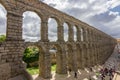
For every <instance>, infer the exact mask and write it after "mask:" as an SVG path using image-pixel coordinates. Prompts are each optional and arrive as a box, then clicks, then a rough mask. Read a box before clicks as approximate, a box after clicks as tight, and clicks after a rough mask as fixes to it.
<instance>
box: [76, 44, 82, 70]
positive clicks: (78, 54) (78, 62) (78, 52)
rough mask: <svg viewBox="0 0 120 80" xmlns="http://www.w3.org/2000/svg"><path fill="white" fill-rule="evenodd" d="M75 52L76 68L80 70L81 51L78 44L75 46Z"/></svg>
mask: <svg viewBox="0 0 120 80" xmlns="http://www.w3.org/2000/svg"><path fill="white" fill-rule="evenodd" d="M76 52H77V66H78V68H79V69H81V68H82V49H81V46H80V44H79V45H77V50H76Z"/></svg>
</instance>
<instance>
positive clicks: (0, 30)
mask: <svg viewBox="0 0 120 80" xmlns="http://www.w3.org/2000/svg"><path fill="white" fill-rule="evenodd" d="M6 36H7V10H6V9H5V7H4V6H3V5H2V4H1V3H0V42H4V41H5V40H6Z"/></svg>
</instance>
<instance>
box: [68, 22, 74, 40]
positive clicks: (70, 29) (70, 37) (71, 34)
mask: <svg viewBox="0 0 120 80" xmlns="http://www.w3.org/2000/svg"><path fill="white" fill-rule="evenodd" d="M68 34H69V37H68V41H74V33H73V25H71V24H70V25H69V31H68Z"/></svg>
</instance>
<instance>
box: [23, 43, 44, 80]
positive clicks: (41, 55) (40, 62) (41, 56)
mask: <svg viewBox="0 0 120 80" xmlns="http://www.w3.org/2000/svg"><path fill="white" fill-rule="evenodd" d="M29 47H36V48H38V49H39V54H38V56H39V60H38V71H39V73H38V74H39V76H41V77H44V76H45V73H44V71H45V70H44V67H45V66H44V62H43V61H44V55H45V51H44V47H43V46H40V45H36V44H35V43H25V45H24V47H22V48H23V49H22V50H23V51H22V52H23V53H24V51H25V50H26V49H27V48H29ZM22 55H23V54H22ZM22 64H23V65H25V64H24V63H23V62H22ZM26 68H27V67H25V69H24V70H25V71H24V72H23V74H24V75H25V77H26V79H28V80H33V79H32V77H31V76H32V75H31V74H30V73H28V71H27V70H26Z"/></svg>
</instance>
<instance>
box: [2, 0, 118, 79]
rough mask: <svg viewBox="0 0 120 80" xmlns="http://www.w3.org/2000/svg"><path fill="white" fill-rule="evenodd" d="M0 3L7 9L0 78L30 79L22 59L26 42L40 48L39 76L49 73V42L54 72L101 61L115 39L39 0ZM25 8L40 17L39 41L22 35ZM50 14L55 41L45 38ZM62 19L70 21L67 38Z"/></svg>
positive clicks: (9, 0) (62, 71) (106, 55)
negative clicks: (53, 49)
mask: <svg viewBox="0 0 120 80" xmlns="http://www.w3.org/2000/svg"><path fill="white" fill-rule="evenodd" d="M0 4H2V5H3V6H4V7H5V9H6V10H7V33H6V34H7V39H6V41H5V42H2V43H0V80H11V79H12V78H14V77H16V76H19V75H21V74H23V75H25V76H26V77H27V78H28V79H29V77H28V75H27V72H26V70H25V67H24V64H23V61H22V57H23V53H24V50H25V48H26V47H27V46H29V45H35V46H37V47H38V48H39V49H40V51H41V53H40V55H41V56H40V60H39V65H40V73H39V76H41V77H43V78H50V77H51V59H50V52H49V49H50V48H51V47H52V46H55V47H56V48H57V70H56V72H57V73H59V74H67V67H68V68H71V69H72V70H73V71H77V70H78V69H82V68H84V67H88V66H94V65H96V64H103V63H104V61H105V60H106V59H107V58H108V57H109V56H110V55H111V54H112V52H113V49H114V47H115V45H116V40H115V39H114V38H112V37H111V36H109V35H107V34H105V33H103V32H102V31H100V30H97V29H95V28H94V27H92V26H90V25H88V24H86V23H84V22H81V21H79V20H77V19H75V18H74V17H72V16H69V15H67V14H65V13H62V12H60V11H58V10H56V9H54V8H52V7H49V6H48V5H46V4H44V3H42V2H40V1H39V0H0ZM25 11H34V12H36V13H37V14H38V15H39V16H40V18H41V40H40V41H38V42H35V43H29V42H27V43H26V42H25V41H24V40H23V39H22V20H23V17H22V15H23V12H25ZM49 18H55V19H56V20H57V23H58V27H57V31H58V32H57V36H58V40H57V41H56V42H49V40H48V19H49ZM65 22H66V23H67V24H68V25H69V38H68V41H67V42H65V41H64V39H63V37H64V35H63V27H64V26H63V23H65ZM73 26H76V28H77V41H74V39H73V38H74V34H73ZM81 35H82V36H83V40H81ZM66 56H67V57H68V58H67V57H66ZM29 80H30V79H29Z"/></svg>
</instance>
